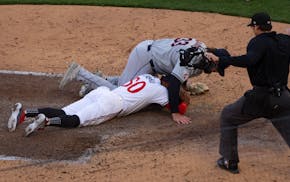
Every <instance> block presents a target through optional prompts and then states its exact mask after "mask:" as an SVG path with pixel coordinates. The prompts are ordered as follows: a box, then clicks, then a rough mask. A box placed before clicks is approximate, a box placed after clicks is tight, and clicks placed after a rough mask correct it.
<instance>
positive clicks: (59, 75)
mask: <svg viewBox="0 0 290 182" xmlns="http://www.w3.org/2000/svg"><path fill="white" fill-rule="evenodd" d="M0 74H11V75H32V76H46V77H62V76H63V74H56V73H42V72H32V71H12V70H0Z"/></svg>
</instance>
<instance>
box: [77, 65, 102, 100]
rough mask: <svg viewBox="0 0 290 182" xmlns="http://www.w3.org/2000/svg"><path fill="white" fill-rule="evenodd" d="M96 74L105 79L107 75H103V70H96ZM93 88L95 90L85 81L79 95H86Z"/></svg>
mask: <svg viewBox="0 0 290 182" xmlns="http://www.w3.org/2000/svg"><path fill="white" fill-rule="evenodd" d="M94 74H95V75H97V76H99V77H102V78H104V79H105V76H104V75H103V72H101V71H99V70H96V72H95V73H94ZM92 90H93V88H92V87H91V86H90V85H89V84H87V83H85V84H83V85H82V86H81V88H80V91H79V96H80V97H84V96H85V95H87V94H88V93H89V92H90V91H92Z"/></svg>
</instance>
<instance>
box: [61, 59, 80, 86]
mask: <svg viewBox="0 0 290 182" xmlns="http://www.w3.org/2000/svg"><path fill="white" fill-rule="evenodd" d="M80 68H81V66H80V65H78V64H77V63H75V62H72V63H71V64H70V66H69V68H68V69H67V71H66V72H65V74H64V75H63V78H62V80H61V81H60V84H59V88H60V89H63V87H64V86H65V85H66V84H68V83H69V82H71V81H72V80H74V79H75V78H76V76H77V74H78V72H79V71H80Z"/></svg>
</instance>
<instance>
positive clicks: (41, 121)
mask: <svg viewBox="0 0 290 182" xmlns="http://www.w3.org/2000/svg"><path fill="white" fill-rule="evenodd" d="M45 123H46V117H45V115H44V114H38V115H37V116H36V118H35V120H34V121H33V122H32V123H31V124H29V125H28V126H27V127H26V128H25V136H29V135H30V134H31V133H33V132H34V131H35V130H37V129H40V128H44V127H45Z"/></svg>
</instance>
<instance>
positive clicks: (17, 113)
mask: <svg viewBox="0 0 290 182" xmlns="http://www.w3.org/2000/svg"><path fill="white" fill-rule="evenodd" d="M40 113H43V114H45V115H46V116H47V117H55V116H59V115H63V114H65V113H64V111H63V110H61V109H56V108H27V109H24V108H23V106H22V104H21V103H16V104H15V106H14V108H13V109H12V113H11V115H10V117H9V120H8V124H7V126H8V130H9V131H10V132H12V131H14V130H15V129H16V127H17V125H19V124H21V123H23V122H24V121H25V119H26V118H29V117H36V116H37V115H38V114H40Z"/></svg>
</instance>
